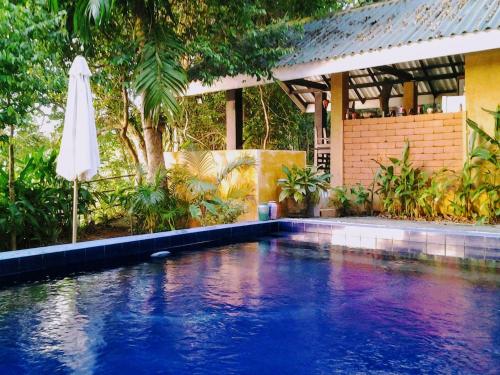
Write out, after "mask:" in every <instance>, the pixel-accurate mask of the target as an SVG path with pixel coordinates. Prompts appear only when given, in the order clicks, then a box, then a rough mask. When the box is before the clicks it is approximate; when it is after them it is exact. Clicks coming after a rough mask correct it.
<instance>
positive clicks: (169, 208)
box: [126, 172, 186, 233]
mask: <svg viewBox="0 0 500 375" xmlns="http://www.w3.org/2000/svg"><path fill="white" fill-rule="evenodd" d="M167 181H168V180H167V175H166V174H165V173H161V172H160V173H158V174H157V175H156V176H155V178H154V180H153V181H152V182H147V183H142V184H139V185H138V186H137V187H136V188H135V189H134V191H133V192H132V193H130V194H129V196H128V197H127V198H126V201H127V205H128V207H129V214H130V216H131V218H132V228H133V230H134V231H140V232H148V233H153V232H157V231H164V230H173V229H176V228H178V227H179V221H181V220H182V217H183V216H185V214H186V204H185V203H184V202H182V201H181V200H180V199H179V198H178V197H177V196H176V195H175V193H174V192H173V190H172V189H171V188H169V186H168V184H167Z"/></svg>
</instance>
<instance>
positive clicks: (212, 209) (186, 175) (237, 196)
mask: <svg viewBox="0 0 500 375" xmlns="http://www.w3.org/2000/svg"><path fill="white" fill-rule="evenodd" d="M181 159H182V162H181V164H180V165H177V166H175V167H174V168H173V169H172V170H171V178H170V182H171V184H172V191H173V192H175V195H176V196H177V197H178V198H179V199H181V200H182V201H184V202H187V207H188V213H189V215H190V217H191V219H192V220H194V221H195V222H197V223H199V224H200V225H213V224H226V223H233V222H235V221H236V220H237V219H238V217H239V216H240V215H242V214H243V213H244V211H245V200H246V199H247V198H248V197H249V196H250V195H252V194H253V193H254V192H253V191H252V189H253V188H252V186H251V185H250V184H247V183H244V182H238V181H237V180H236V179H234V178H233V177H234V175H235V174H237V173H239V174H240V175H241V174H244V173H245V172H247V171H249V170H250V169H251V168H253V167H254V166H255V160H254V159H253V158H252V157H250V156H241V157H239V158H236V159H234V160H233V161H230V162H228V163H227V164H225V165H222V166H218V164H217V163H216V162H215V160H214V157H213V154H212V153H211V152H209V151H196V152H187V151H184V152H183V153H182V158H181Z"/></svg>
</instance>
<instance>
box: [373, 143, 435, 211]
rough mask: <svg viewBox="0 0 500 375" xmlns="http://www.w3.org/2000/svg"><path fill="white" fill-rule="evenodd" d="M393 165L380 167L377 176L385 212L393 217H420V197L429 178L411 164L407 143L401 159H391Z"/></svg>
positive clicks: (378, 190)
mask: <svg viewBox="0 0 500 375" xmlns="http://www.w3.org/2000/svg"><path fill="white" fill-rule="evenodd" d="M389 160H390V162H391V164H389V165H387V166H386V165H383V164H382V163H380V162H378V161H376V160H375V162H376V163H377V164H378V165H379V166H380V168H379V171H378V172H377V174H376V179H377V185H378V189H377V191H376V192H377V193H378V194H379V195H380V197H381V199H382V203H383V207H384V210H385V211H387V212H388V213H389V214H391V215H397V216H403V217H417V216H418V215H419V206H418V197H419V195H420V191H421V190H422V188H423V187H424V186H425V184H426V183H427V179H428V178H427V176H426V175H425V174H424V173H423V172H422V171H421V170H420V169H419V168H414V167H413V166H412V164H411V162H410V144H409V142H408V141H407V142H406V143H405V147H404V149H403V153H402V155H401V159H397V158H389Z"/></svg>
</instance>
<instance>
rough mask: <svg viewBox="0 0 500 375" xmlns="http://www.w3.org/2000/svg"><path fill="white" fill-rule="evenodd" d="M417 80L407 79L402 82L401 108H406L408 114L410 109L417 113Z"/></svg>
mask: <svg viewBox="0 0 500 375" xmlns="http://www.w3.org/2000/svg"><path fill="white" fill-rule="evenodd" d="M417 85H418V84H417V82H415V81H409V82H405V83H403V108H404V109H405V110H406V113H407V114H410V110H412V109H413V113H414V114H415V113H417V106H418V104H417V99H418V92H417Z"/></svg>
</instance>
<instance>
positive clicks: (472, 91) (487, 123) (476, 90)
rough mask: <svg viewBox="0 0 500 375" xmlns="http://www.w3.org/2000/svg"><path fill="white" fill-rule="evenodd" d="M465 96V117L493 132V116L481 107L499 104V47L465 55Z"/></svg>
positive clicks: (491, 107) (492, 108) (494, 107)
mask: <svg viewBox="0 0 500 375" xmlns="http://www.w3.org/2000/svg"><path fill="white" fill-rule="evenodd" d="M465 98H466V109H467V117H468V118H470V119H472V120H474V121H475V122H477V123H478V124H479V125H481V127H483V129H484V130H486V131H487V132H488V133H489V134H493V129H494V121H493V116H491V115H490V114H488V113H486V112H484V111H483V110H482V109H481V108H486V109H489V110H495V109H496V108H497V106H498V105H500V49H496V50H491V51H485V52H477V53H470V54H467V55H465Z"/></svg>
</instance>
